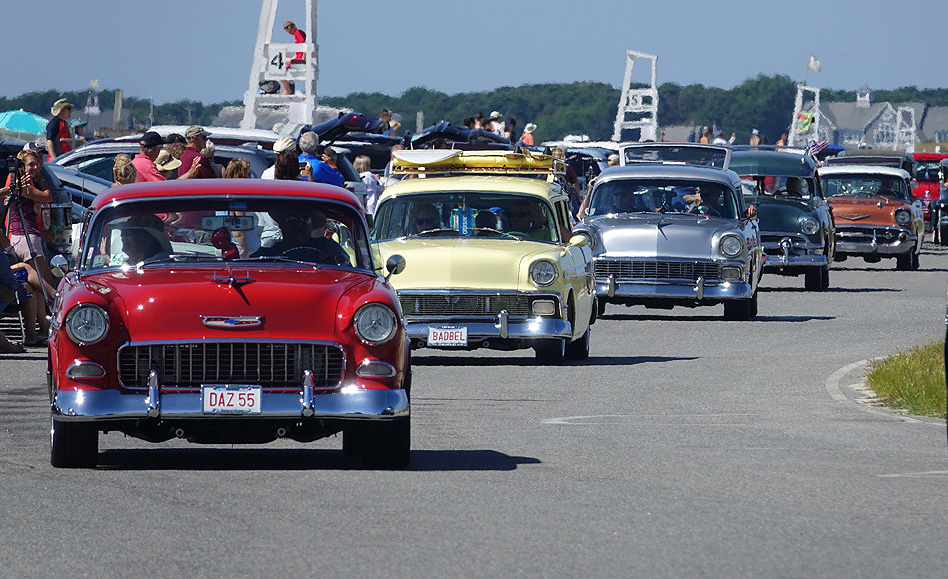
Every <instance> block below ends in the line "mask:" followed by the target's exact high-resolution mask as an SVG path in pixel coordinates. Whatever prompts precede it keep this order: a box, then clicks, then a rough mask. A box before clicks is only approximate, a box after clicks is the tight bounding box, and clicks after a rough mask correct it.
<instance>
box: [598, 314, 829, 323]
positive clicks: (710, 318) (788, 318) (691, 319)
mask: <svg viewBox="0 0 948 579" xmlns="http://www.w3.org/2000/svg"><path fill="white" fill-rule="evenodd" d="M600 319H603V320H638V321H648V320H659V321H663V322H730V320H725V319H724V316H673V315H667V316H662V315H656V314H642V315H634V314H606V315H603V316H600ZM835 319H836V316H761V315H758V316H756V317H754V318H753V319H751V320H747V321H743V322H736V323H739V324H751V323H754V322H812V321H821V320H835Z"/></svg>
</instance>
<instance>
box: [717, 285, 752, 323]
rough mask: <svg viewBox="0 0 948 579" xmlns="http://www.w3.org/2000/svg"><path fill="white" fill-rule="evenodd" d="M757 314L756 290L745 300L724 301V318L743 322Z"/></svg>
mask: <svg viewBox="0 0 948 579" xmlns="http://www.w3.org/2000/svg"><path fill="white" fill-rule="evenodd" d="M756 315H757V292H754V295H753V297H751V298H749V299H746V300H731V301H727V302H724V319H725V320H731V321H738V322H743V321H746V320H749V319H751V318H753V317H754V316H756Z"/></svg>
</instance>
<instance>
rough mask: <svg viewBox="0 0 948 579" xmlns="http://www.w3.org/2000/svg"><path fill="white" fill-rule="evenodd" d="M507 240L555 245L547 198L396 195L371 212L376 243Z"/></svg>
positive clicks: (476, 193)
mask: <svg viewBox="0 0 948 579" xmlns="http://www.w3.org/2000/svg"><path fill="white" fill-rule="evenodd" d="M469 236H473V237H507V238H518V239H532V240H537V241H552V242H557V241H559V238H558V235H557V231H556V222H555V220H554V216H553V208H552V207H551V206H550V205H549V203H547V201H546V200H544V199H542V198H539V197H532V196H527V195H516V194H512V193H501V192H483V191H470V192H451V193H427V194H419V195H400V196H398V197H393V198H391V199H388V200H387V201H385V202H383V203H382V204H381V206H380V207H379V209H378V211H377V212H376V214H375V233H374V237H373V238H374V239H375V240H378V241H384V240H386V239H395V238H399V237H469Z"/></svg>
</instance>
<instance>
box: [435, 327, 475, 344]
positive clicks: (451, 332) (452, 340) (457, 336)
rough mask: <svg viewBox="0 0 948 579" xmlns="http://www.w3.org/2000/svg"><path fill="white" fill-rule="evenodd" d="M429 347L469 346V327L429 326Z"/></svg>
mask: <svg viewBox="0 0 948 579" xmlns="http://www.w3.org/2000/svg"><path fill="white" fill-rule="evenodd" d="M428 345H429V346H467V326H438V327H434V326H428Z"/></svg>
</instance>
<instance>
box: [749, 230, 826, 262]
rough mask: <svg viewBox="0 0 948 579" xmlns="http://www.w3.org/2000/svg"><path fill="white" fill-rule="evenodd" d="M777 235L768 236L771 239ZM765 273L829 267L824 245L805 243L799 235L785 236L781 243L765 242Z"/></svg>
mask: <svg viewBox="0 0 948 579" xmlns="http://www.w3.org/2000/svg"><path fill="white" fill-rule="evenodd" d="M775 235H781V234H780V233H776V234H768V237H769V238H770V239H775V238H774V236H775ZM761 245H763V248H764V255H765V257H766V259H765V261H764V271H773V270H781V269H785V268H793V269H797V268H809V267H813V268H819V267H823V266H825V265H827V261H826V255H824V248H823V244H822V243H813V242H811V241H804V240H803V238H802V237H801V236H799V235H789V234H788V235H784V236H783V237H782V238H781V239H780V241H775V240H774V241H764V242H763V243H762V244H761Z"/></svg>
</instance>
